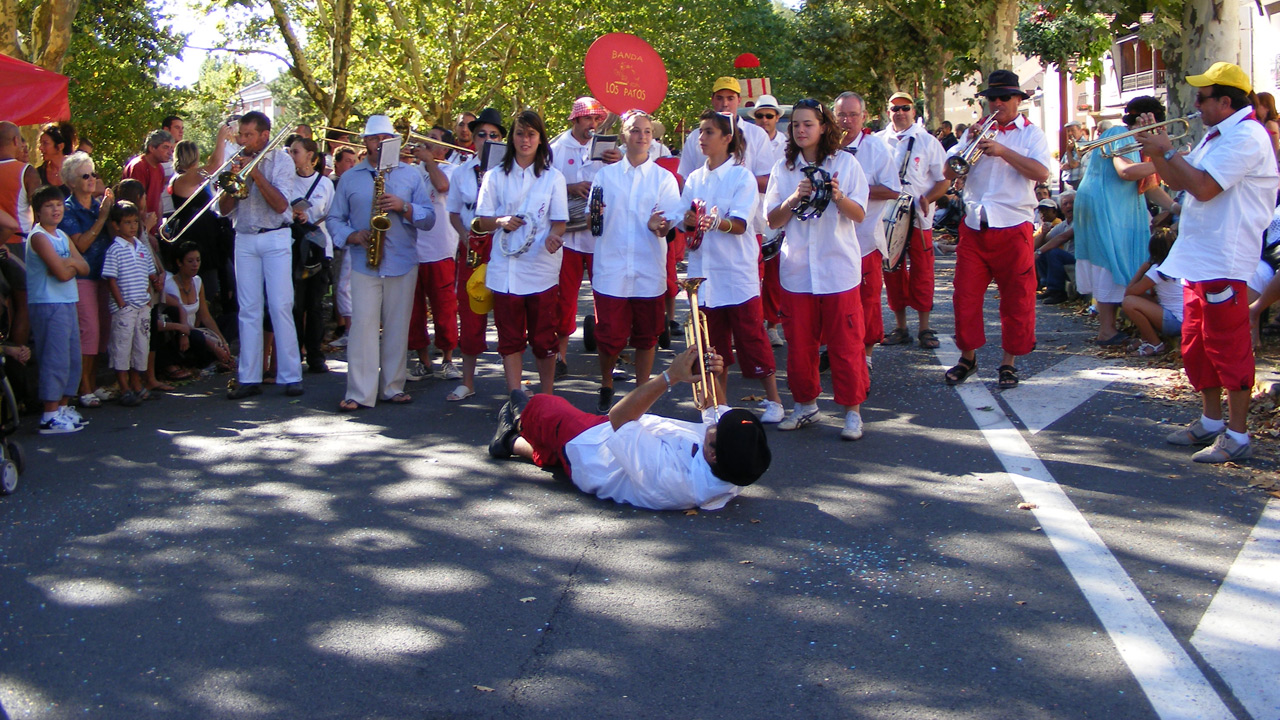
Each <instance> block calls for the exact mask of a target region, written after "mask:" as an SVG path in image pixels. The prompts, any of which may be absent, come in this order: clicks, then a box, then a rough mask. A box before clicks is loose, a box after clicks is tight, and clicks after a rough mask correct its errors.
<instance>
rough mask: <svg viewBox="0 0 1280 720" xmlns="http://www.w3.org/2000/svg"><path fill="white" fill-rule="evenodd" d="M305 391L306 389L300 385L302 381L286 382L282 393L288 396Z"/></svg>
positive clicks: (296, 395) (298, 394) (295, 395)
mask: <svg viewBox="0 0 1280 720" xmlns="http://www.w3.org/2000/svg"><path fill="white" fill-rule="evenodd" d="M305 392H306V389H304V388H303V387H302V383H300V382H296V383H288V384H287V385H285V386H284V394H285V395H288V396H289V397H298V396H300V395H302V394H303V393H305Z"/></svg>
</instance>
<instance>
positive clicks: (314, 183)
mask: <svg viewBox="0 0 1280 720" xmlns="http://www.w3.org/2000/svg"><path fill="white" fill-rule="evenodd" d="M322 177H324V173H322V172H320V171H319V170H317V171H316V179H315V180H312V181H311V189H310V190H307V194H306V195H305V196H303V199H304V200H310V199H311V193H313V192H315V191H316V186H317V185H319V184H320V178H322Z"/></svg>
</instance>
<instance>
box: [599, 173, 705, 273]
mask: <svg viewBox="0 0 1280 720" xmlns="http://www.w3.org/2000/svg"><path fill="white" fill-rule="evenodd" d="M596 187H599V188H601V189H602V190H603V193H604V197H603V199H604V232H603V233H601V235H600V237H598V238H596V248H595V258H594V266H593V271H592V279H591V287H592V289H593V290H595V291H596V292H598V293H600V294H602V295H608V296H610V297H617V298H654V297H658V296H660V295H662V294H663V293H664V292H666V289H667V241H666V238H660V237H657V236H656V235H654V234H653V233H652V232H650V230H649V217H650V216H651V215H652V214H653V213H654V212H655V211H656V212H661V213H662V214H663V216H664V217H666V218H667V219H668V220H670V221H672V222H676V221H678V220H679V219H680V218H681V217H683V216H684V211H683V208H684V205H683V204H682V203H681V202H680V190H679V188H678V187H677V185H676V176H675V175H672V174H671V173H670V172H667V171H666V170H665V169H663V168H662V167H659V166H658V164H657V163H655V162H653V161H652V160H646V161H645V162H643V163H641V164H640V165H638V166H633V165H632V164H631V162H630V161H629V160H627V159H626V158H623V159H622V161H621V162H617V163H614V164H612V165H608V166H606V167H604V168H603V169H601V170H600V172H599V173H597V174H596V179H595V182H594V183H593V185H592V189H593V191H594V189H595V188H596Z"/></svg>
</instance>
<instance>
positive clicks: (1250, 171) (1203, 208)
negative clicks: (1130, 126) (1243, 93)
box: [1164, 108, 1280, 282]
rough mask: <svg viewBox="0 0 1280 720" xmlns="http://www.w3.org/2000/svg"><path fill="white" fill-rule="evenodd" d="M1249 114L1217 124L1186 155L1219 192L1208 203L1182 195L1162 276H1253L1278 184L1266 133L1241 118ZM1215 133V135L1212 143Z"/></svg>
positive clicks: (1238, 114) (1196, 278) (1192, 278)
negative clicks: (1217, 187)
mask: <svg viewBox="0 0 1280 720" xmlns="http://www.w3.org/2000/svg"><path fill="white" fill-rule="evenodd" d="M1252 113H1253V109H1252V108H1244V109H1242V110H1239V111H1237V112H1236V113H1235V114H1233V115H1232V116H1231V117H1229V118H1227V119H1226V120H1223V121H1222V122H1220V123H1218V124H1217V125H1216V126H1214V127H1213V128H1212V129H1210V130H1209V131H1208V132H1206V133H1205V136H1204V137H1203V138H1202V139H1201V140H1200V143H1199V144H1198V145H1196V147H1195V150H1192V151H1191V154H1190V155H1188V156H1187V162H1188V163H1190V164H1191V166H1192V167H1195V168H1198V169H1200V170H1204V171H1205V172H1207V173H1209V174H1210V175H1211V176H1213V179H1214V180H1215V181H1217V183H1218V185H1219V186H1220V187H1221V188H1222V192H1221V193H1219V194H1218V196H1217V197H1215V198H1213V199H1212V200H1210V201H1208V202H1201V201H1199V200H1196V199H1195V198H1194V197H1192V196H1191V194H1190V193H1187V197H1186V200H1184V201H1183V204H1182V216H1181V218H1180V219H1179V222H1178V241H1177V242H1176V243H1174V244H1173V249H1172V250H1170V251H1169V257H1167V258H1165V262H1164V266H1165V268H1167V269H1166V270H1165V274H1168V275H1175V276H1177V277H1180V278H1182V279H1183V280H1187V281H1191V282H1197V281H1201V280H1218V279H1230V280H1247V279H1249V278H1250V277H1252V276H1253V272H1254V269H1255V268H1256V267H1257V265H1258V257H1259V256H1260V255H1261V254H1262V231H1263V230H1264V229H1266V227H1267V223H1269V222H1271V214H1272V212H1273V210H1274V208H1275V205H1276V188H1277V186H1278V185H1280V179H1278V178H1277V173H1276V159H1275V154H1274V153H1272V151H1271V143H1270V138H1268V137H1267V131H1266V129H1265V128H1263V127H1262V124H1261V123H1259V122H1256V121H1254V120H1253V119H1246V118H1249V117H1250V115H1251V114H1252ZM1214 130H1216V131H1218V133H1220V135H1219V136H1216V137H1212V138H1211V136H1214V135H1215V133H1214Z"/></svg>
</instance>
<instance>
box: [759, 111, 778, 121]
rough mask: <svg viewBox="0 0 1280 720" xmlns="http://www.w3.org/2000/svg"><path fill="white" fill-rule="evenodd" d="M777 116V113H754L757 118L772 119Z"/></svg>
mask: <svg viewBox="0 0 1280 720" xmlns="http://www.w3.org/2000/svg"><path fill="white" fill-rule="evenodd" d="M776 117H778V115H777V113H756V119H757V120H772V119H774V118H776Z"/></svg>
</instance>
